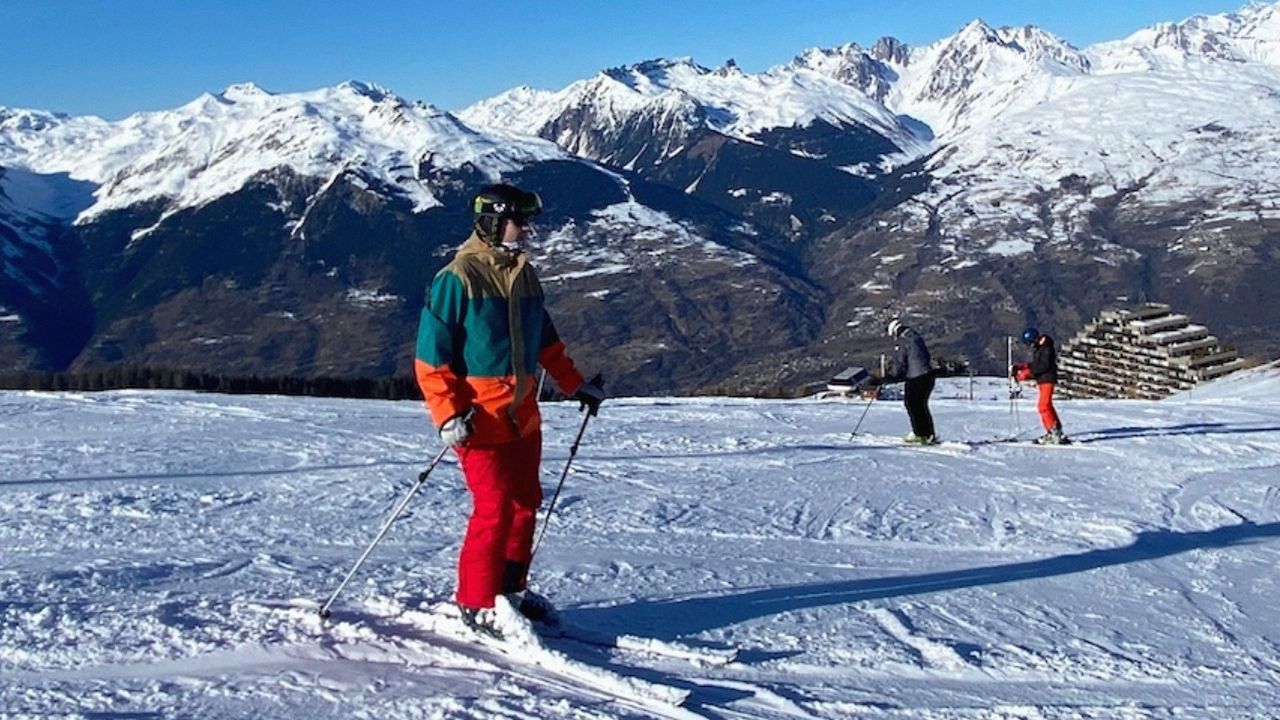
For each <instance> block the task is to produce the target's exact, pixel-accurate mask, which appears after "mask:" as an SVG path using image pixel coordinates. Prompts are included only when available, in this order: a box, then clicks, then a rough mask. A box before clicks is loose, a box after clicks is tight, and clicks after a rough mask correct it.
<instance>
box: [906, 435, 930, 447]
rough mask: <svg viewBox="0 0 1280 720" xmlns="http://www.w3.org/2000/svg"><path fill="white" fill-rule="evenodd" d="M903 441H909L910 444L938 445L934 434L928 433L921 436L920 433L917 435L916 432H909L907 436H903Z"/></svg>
mask: <svg viewBox="0 0 1280 720" xmlns="http://www.w3.org/2000/svg"><path fill="white" fill-rule="evenodd" d="M902 441H903V442H905V443H907V444H908V445H937V444H938V440H937V438H935V437H934V436H933V435H926V436H923V437H921V436H920V435H917V434H915V433H907V436H906V437H904V438H902Z"/></svg>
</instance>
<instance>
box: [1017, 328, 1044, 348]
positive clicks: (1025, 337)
mask: <svg viewBox="0 0 1280 720" xmlns="http://www.w3.org/2000/svg"><path fill="white" fill-rule="evenodd" d="M1021 337H1022V342H1024V343H1026V344H1027V345H1030V344H1031V343H1033V342H1035V341H1036V338H1038V337H1040V331H1039V330H1037V329H1035V328H1033V327H1029V328H1027V329H1026V330H1023V331H1022V336H1021Z"/></svg>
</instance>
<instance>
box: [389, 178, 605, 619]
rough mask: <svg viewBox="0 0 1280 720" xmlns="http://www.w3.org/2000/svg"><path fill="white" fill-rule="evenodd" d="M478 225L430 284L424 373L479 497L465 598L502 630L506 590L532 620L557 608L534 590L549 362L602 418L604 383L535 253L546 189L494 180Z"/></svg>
mask: <svg viewBox="0 0 1280 720" xmlns="http://www.w3.org/2000/svg"><path fill="white" fill-rule="evenodd" d="M471 210H472V226H473V232H472V234H471V236H470V237H469V238H468V239H467V241H466V242H465V243H463V245H462V246H461V247H460V248H459V249H458V252H457V255H456V256H455V257H454V259H453V261H452V262H450V263H449V264H448V265H447V266H445V268H444V269H443V270H441V271H440V272H439V273H438V274H437V275H436V276H435V279H434V280H433V281H432V283H431V290H430V293H429V296H428V298H427V303H426V307H425V308H423V310H422V315H421V320H420V322H419V326H418V342H417V348H416V354H415V360H414V369H415V373H416V375H417V379H418V385H419V387H421V388H422V395H423V397H424V398H425V399H426V401H427V407H428V408H429V409H430V411H431V417H432V420H433V421H434V422H435V425H436V427H437V429H438V430H439V433H440V439H441V440H443V441H444V442H445V443H446V444H447V445H450V446H452V447H453V448H454V449H455V450H456V451H457V453H458V458H459V461H460V462H461V465H462V471H463V474H464V475H465V476H466V482H467V488H468V489H469V490H470V491H471V497H472V502H473V507H472V512H471V519H470V521H469V522H468V524H467V535H466V537H465V538H464V540H463V543H462V551H461V553H460V554H459V557H458V589H457V594H456V596H455V599H456V601H457V603H458V606H459V608H460V609H461V611H462V617H463V620H464V621H465V622H466V623H467V625H468V626H470V627H471V628H472V629H474V630H476V631H477V632H482V633H485V634H488V635H492V636H501V632H500V631H499V630H498V629H497V627H496V626H495V623H494V620H495V618H494V616H493V610H492V608H493V606H494V600H495V598H496V597H497V596H498V595H506V596H507V597H508V598H509V599H510V600H511V604H512V605H513V606H515V607H516V608H518V609H519V610H520V612H522V613H524V614H525V615H526V616H527V617H529V618H530V619H533V620H543V619H547V617H548V616H549V615H550V614H551V613H552V612H553V608H552V607H551V605H550V603H548V602H547V601H546V599H545V598H543V597H541V596H540V595H536V594H534V593H532V592H530V591H529V590H528V577H527V576H528V572H529V563H530V561H531V560H532V554H531V553H532V545H533V534H534V523H535V520H536V513H537V510H538V505H539V503H541V502H542V486H541V483H540V482H539V479H538V466H539V463H540V462H541V460H542V432H541V416H540V414H539V412H538V401H537V397H536V394H537V390H536V388H537V383H536V382H535V380H534V374H535V372H536V370H537V366H538V365H541V366H542V367H544V368H546V369H547V372H548V373H549V374H550V375H551V377H552V379H553V380H555V382H556V384H557V385H559V386H560V388H561V389H562V390H564V391H565V392H566V393H568V394H569V395H572V396H573V397H574V398H575V399H577V400H579V401H580V402H582V403H583V404H584V405H585V406H586V407H587V409H588V410H589V411H590V412H591V413H592V414H595V412H596V410H597V409H598V408H599V406H600V403H601V402H602V401H603V400H604V397H605V396H604V391H603V390H602V389H601V388H600V387H598V386H596V385H595V384H593V383H590V382H584V381H583V379H582V375H581V374H580V373H579V372H578V370H577V369H576V368H575V367H574V364H573V361H572V360H570V359H569V357H568V355H566V354H565V348H564V343H563V342H561V341H560V337H559V335H557V333H556V329H555V325H554V324H553V323H552V322H551V317H550V316H549V315H548V314H547V311H546V309H545V308H544V307H543V295H542V286H541V284H540V283H539V282H538V276H537V274H536V273H535V272H534V270H533V267H532V266H530V265H529V264H528V260H527V257H526V255H525V253H524V241H525V238H526V237H527V233H528V230H529V219H530V218H531V217H533V216H534V215H537V214H538V213H539V212H541V210H542V201H541V199H540V198H539V197H538V196H537V194H535V193H531V192H525V191H523V190H520V189H519V188H516V187H513V186H511V185H490V186H487V187H485V188H483V189H481V190H480V192H479V193H478V194H477V195H476V196H475V197H474V198H473V199H472V208H471Z"/></svg>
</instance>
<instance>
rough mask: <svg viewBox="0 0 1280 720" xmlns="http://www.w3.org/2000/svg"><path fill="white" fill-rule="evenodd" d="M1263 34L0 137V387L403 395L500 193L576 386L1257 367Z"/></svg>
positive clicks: (725, 67) (1212, 34) (295, 108)
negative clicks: (1220, 364)
mask: <svg viewBox="0 0 1280 720" xmlns="http://www.w3.org/2000/svg"><path fill="white" fill-rule="evenodd" d="M1278 141H1280V4H1272V3H1268V4H1260V3H1251V4H1249V5H1246V6H1245V7H1243V8H1241V9H1240V10H1238V11H1237V12H1233V13H1228V14H1222V15H1213V16H1197V17H1193V18H1191V19H1188V20H1185V21H1183V22H1179V23H1164V24H1160V25H1157V26H1154V27H1151V28H1147V29H1144V30H1142V31H1139V32H1137V33H1135V34H1134V35H1132V36H1130V37H1128V38H1125V39H1123V40H1119V41H1115V42H1108V43H1102V44H1099V45H1094V46H1091V47H1088V48H1084V49H1078V48H1075V47H1073V46H1072V45H1071V44H1069V43H1067V42H1065V41H1063V40H1062V39H1060V38H1057V37H1055V36H1054V35H1052V34H1051V33H1049V32H1047V31H1045V30H1042V29H1040V28H1036V27H1031V26H1027V27H1018V28H1008V27H1005V28H992V27H990V26H988V25H986V24H985V23H983V22H981V21H974V22H972V23H970V24H968V25H966V26H965V27H964V28H962V29H960V30H959V31H958V32H957V33H956V34H955V35H952V36H951V37H948V38H944V39H942V40H939V41H937V42H935V43H932V44H930V45H925V46H919V47H914V46H909V45H907V44H905V43H902V42H900V41H898V40H895V39H893V38H882V39H881V40H879V41H877V42H876V43H874V45H872V46H871V47H870V48H864V47H861V46H859V45H856V44H848V45H844V46H840V47H836V48H812V49H808V50H804V51H803V52H800V53H799V54H798V55H797V56H796V57H795V58H794V59H793V60H791V61H790V62H788V63H786V64H784V65H780V66H778V67H774V68H771V69H769V70H767V71H765V72H762V73H758V74H756V73H748V72H745V71H743V70H742V69H741V68H739V67H738V66H737V65H736V64H735V63H733V62H732V61H729V62H726V63H724V64H722V65H720V66H719V67H715V68H708V67H704V66H701V65H699V64H697V63H695V62H693V61H692V60H690V59H655V60H650V61H645V62H641V63H637V64H634V65H630V66H626V67H619V68H610V69H607V70H604V71H601V72H600V73H598V74H596V75H595V76H593V77H591V78H587V79H583V80H580V81H578V82H575V83H572V84H570V85H569V86H567V87H565V88H563V89H560V90H558V91H547V90H537V89H533V88H529V87H518V88H515V89H513V90H510V91H508V92H505V93H503V94H501V95H498V96H496V97H493V98H489V99H486V100H484V101H481V102H479V103H476V104H475V105H473V106H471V107H468V108H465V109H462V110H460V111H457V112H454V113H450V112H446V111H443V110H440V109H438V108H436V107H433V106H431V105H429V104H425V103H421V102H412V101H409V100H406V99H404V98H401V97H399V96H397V95H396V94H395V93H393V92H391V91H390V90H388V89H385V88H382V87H379V86H377V85H374V84H370V83H361V82H348V83H344V84H342V85H339V86H336V87H333V88H325V89H321V90H316V91H311V92H304V93H288V94H275V93H271V92H268V91H265V90H263V89H261V88H259V87H256V86H254V85H252V84H241V85H234V86H231V87H229V88H227V89H226V90H224V91H222V92H220V93H216V94H206V95H203V96H201V97H199V98H197V99H196V100H194V101H192V102H191V103H188V104H187V105H184V106H182V107H180V108H176V109H174V110H169V111H163V112H151V113H139V114H136V115H132V116H130V117H127V118H125V119H123V120H120V121H116V122H109V121H106V120H103V119H100V118H95V117H67V116H63V115H58V114H55V113H49V112H44V111H36V110H24V109H13V108H2V107H0V251H2V253H0V262H3V272H2V273H0V349H3V352H2V353H0V357H2V358H3V360H0V370H21V369H67V368H72V369H84V368H91V367H98V366H102V365H105V364H112V363H122V362H128V363H136V364H150V365H156V366H164V367H180V368H188V369H193V370H201V371H215V372H227V373H241V374H259V375H284V374H294V375H339V376H376V375H386V374H392V373H407V372H408V370H409V367H410V365H411V359H412V351H411V346H412V342H413V332H414V329H415V328H416V317H417V313H418V311H419V309H420V307H421V303H422V298H423V290H424V287H425V285H426V283H427V282H429V280H430V277H431V276H432V274H434V272H435V271H436V270H437V269H438V268H439V267H440V266H441V265H442V264H443V263H444V262H445V261H447V259H448V256H449V253H450V251H451V249H452V248H453V247H456V245H457V244H458V243H459V242H460V241H461V240H462V239H463V238H464V236H465V234H466V232H467V225H468V220H467V216H466V204H467V198H468V195H469V193H471V192H473V191H474V189H475V188H476V187H478V186H479V185H481V184H483V183H486V182H491V181H496V180H499V179H501V180H505V181H510V182H515V183H517V184H520V185H522V186H526V187H530V188H532V189H535V190H537V191H538V192H539V193H540V194H541V195H542V196H543V198H544V199H545V201H546V204H547V212H546V214H545V215H544V216H542V217H541V218H539V220H540V222H539V223H538V226H539V230H538V232H539V236H538V238H537V239H536V241H535V242H534V244H533V246H532V249H531V252H532V253H533V255H534V258H535V264H536V265H537V266H538V267H539V268H540V272H541V274H542V277H543V282H544V285H545V287H546V290H547V292H548V295H549V298H550V300H551V306H552V311H553V313H554V315H555V316H556V318H557V322H558V325H559V326H560V331H561V334H562V335H563V336H564V337H565V338H566V340H567V341H568V343H569V346H570V350H571V352H573V353H574V354H575V355H577V356H578V357H579V360H580V364H582V365H584V366H585V367H586V368H587V369H590V370H593V371H594V370H596V369H599V370H602V371H604V372H605V373H606V375H608V376H611V377H613V378H616V381H615V382H613V383H612V384H611V387H614V388H615V389H617V390H618V391H620V392H628V393H669V392H697V391H715V390H725V391H734V392H769V391H780V392H785V391H790V390H794V389H796V388H799V387H801V386H803V385H804V384H806V383H809V382H813V381H815V380H821V379H824V378H825V377H827V376H829V375H830V374H831V373H833V372H834V371H835V370H838V369H839V368H841V367H843V366H844V365H847V364H870V363H873V362H874V361H875V358H876V357H877V356H878V355H879V354H880V353H882V352H886V351H888V350H890V349H891V348H890V346H889V341H888V340H887V338H885V337H884V331H883V328H884V326H885V325H886V324H887V322H888V321H889V320H890V319H893V318H895V317H902V318H904V319H905V320H906V321H907V322H908V323H910V324H913V325H915V326H916V327H918V328H919V329H920V330H921V331H922V332H923V333H924V334H925V336H926V337H927V338H928V339H929V340H930V342H931V345H932V346H933V347H934V349H935V353H936V354H939V355H941V356H943V357H947V358H952V359H958V358H960V357H963V358H964V359H966V360H968V361H969V362H970V363H971V364H972V365H973V366H975V367H976V368H977V369H979V370H990V369H1001V370H1002V368H1003V364H1004V362H1005V357H1004V337H1005V336H1006V335H1007V334H1011V333H1012V334H1016V332H1017V331H1018V330H1020V329H1021V328H1022V327H1023V326H1024V325H1027V324H1031V325H1036V326H1037V327H1040V328H1041V329H1043V330H1046V331H1049V332H1051V333H1052V334H1055V335H1057V336H1059V337H1063V338H1065V337H1067V336H1069V335H1071V334H1073V333H1074V331H1075V329H1076V328H1078V327H1079V326H1080V325H1081V324H1083V322H1085V321H1086V320H1088V319H1089V318H1090V317H1091V316H1093V315H1094V314H1096V313H1097V312H1098V310H1100V309H1102V308H1104V307H1108V306H1112V305H1116V304H1125V303H1131V302H1139V301H1145V300H1159V301H1164V302H1169V303H1171V304H1173V305H1174V306H1175V308H1177V309H1178V310H1180V311H1182V312H1186V313H1189V314H1191V315H1193V316H1194V317H1195V318H1196V319H1197V320H1198V321H1201V322H1204V323H1206V324H1208V325H1209V326H1210V327H1211V328H1212V329H1213V330H1214V331H1215V332H1216V333H1217V334H1218V335H1219V336H1220V337H1222V338H1224V339H1226V340H1228V341H1230V342H1232V343H1234V344H1236V345H1237V346H1238V347H1240V348H1241V349H1242V350H1244V351H1245V352H1247V353H1252V354H1254V355H1257V356H1268V357H1269V356H1273V355H1275V354H1276V351H1277V349H1278V346H1280V341H1278V340H1277V338H1280V316H1278V315H1277V314H1276V313H1274V312H1272V311H1268V310H1267V309H1266V308H1267V307H1274V306H1275V305H1276V303H1277V302H1278V301H1280V292H1278V291H1277V290H1276V289H1275V284H1274V283H1271V282H1269V274H1270V273H1271V272H1273V271H1274V270H1275V269H1276V268H1277V267H1278V266H1277V250H1276V240H1277V227H1278V225H1277V221H1278V220H1280V163H1278V162H1277V161H1278V160H1280V151H1278V150H1277V149H1276V148H1277V147H1280V142H1278Z"/></svg>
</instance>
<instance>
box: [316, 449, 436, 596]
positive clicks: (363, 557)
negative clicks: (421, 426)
mask: <svg viewBox="0 0 1280 720" xmlns="http://www.w3.org/2000/svg"><path fill="white" fill-rule="evenodd" d="M449 447H450V446H449V445H445V446H444V447H443V448H441V449H440V452H439V453H438V454H436V459H435V460H432V461H431V464H430V465H429V466H427V469H426V470H423V471H422V472H421V473H419V474H418V481H417V482H415V483H414V484H413V487H412V488H410V489H409V492H408V494H406V495H405V496H404V499H403V500H401V501H400V504H399V505H397V506H396V509H395V512H393V513H391V517H389V518H387V521H386V522H385V523H383V525H382V530H380V531H378V535H377V537H375V538H374V539H373V542H371V543H369V547H367V548H365V549H364V553H363V554H362V555H360V559H359V560H356V564H355V565H352V566H351V570H350V571H349V572H347V576H346V577H345V578H343V579H342V584H341V585H339V586H338V589H337V590H334V591H333V594H332V595H330V596H329V599H328V601H326V602H325V604H324V605H322V606H320V610H319V612H320V617H321V618H328V617H329V606H330V605H333V601H335V600H337V599H338V595H339V594H341V593H342V590H343V588H345V587H346V586H347V583H349V582H351V578H353V577H355V574H356V571H357V570H359V569H360V566H361V565H363V564H364V561H365V560H366V559H368V557H369V553H371V552H373V548H374V546H375V545H377V544H378V543H379V542H381V541H382V538H383V536H384V535H386V534H387V531H388V530H390V529H391V524H392V523H394V522H395V521H396V518H398V517H400V513H402V512H404V509H405V508H406V507H408V506H409V501H410V500H412V499H413V496H414V495H416V494H417V493H418V490H420V489H421V488H422V485H423V483H425V482H426V481H427V476H428V475H430V474H431V471H432V470H435V469H436V465H439V464H440V460H441V459H442V458H444V454H445V453H447V452H449Z"/></svg>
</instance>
